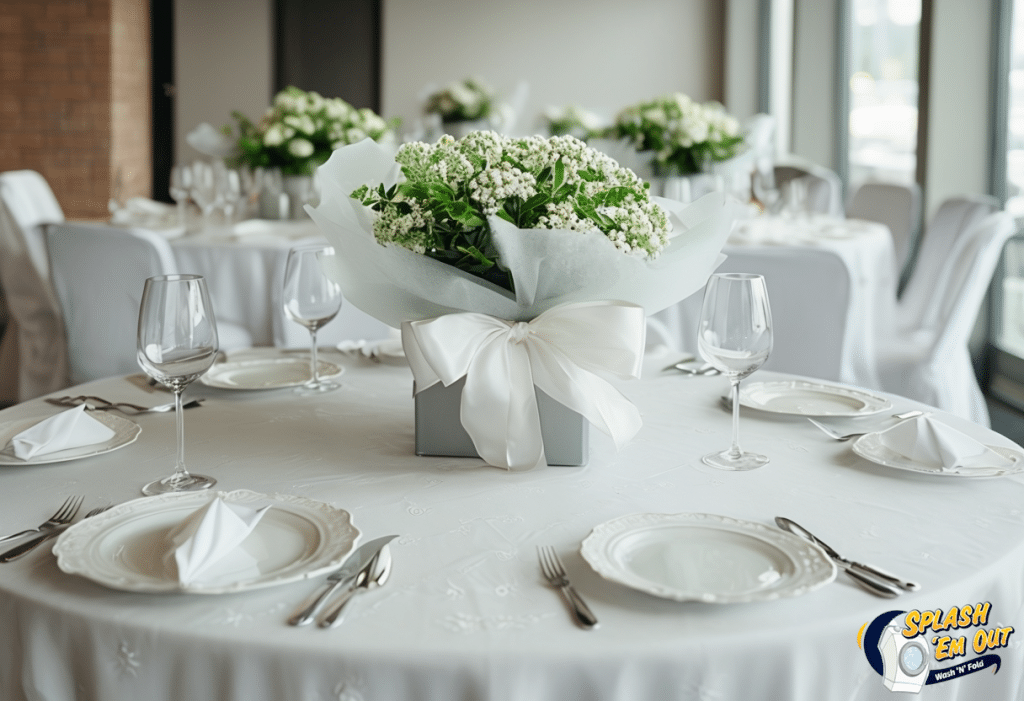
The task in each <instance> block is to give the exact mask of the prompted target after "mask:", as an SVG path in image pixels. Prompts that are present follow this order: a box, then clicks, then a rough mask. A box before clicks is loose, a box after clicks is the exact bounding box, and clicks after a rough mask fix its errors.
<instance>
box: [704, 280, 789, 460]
mask: <svg viewBox="0 0 1024 701" xmlns="http://www.w3.org/2000/svg"><path fill="white" fill-rule="evenodd" d="M697 347H698V350H699V351H700V354H701V356H702V357H703V358H704V360H706V361H707V362H708V363H710V364H711V365H712V366H713V367H714V368H715V369H717V370H718V371H719V372H721V373H722V374H723V375H725V376H726V377H728V378H729V382H730V383H731V385H732V388H731V389H732V446H731V447H730V448H729V449H728V450H724V451H722V452H717V453H710V454H708V455H705V456H704V457H703V458H702V460H703V462H704V464H706V465H710V466H711V467H717V468H720V469H722V470H753V469H754V468H756V467H761V466H762V465H764V464H766V463H767V462H768V458H767V457H766V456H764V455H758V454H757V453H748V452H745V451H743V450H741V449H740V380H742V379H743V378H744V377H746V376H748V375H749V374H750V373H752V372H754V371H755V370H757V369H758V368H759V367H761V366H762V365H764V363H765V361H766V360H768V355H769V354H770V353H771V350H772V313H771V308H770V307H769V305H768V289H767V288H766V287H765V282H764V278H763V277H762V276H760V275H751V274H747V273H721V274H716V275H712V276H711V279H710V280H708V284H707V287H706V288H705V290H704V305H703V307H702V308H701V314H700V326H699V327H698V330H697Z"/></svg>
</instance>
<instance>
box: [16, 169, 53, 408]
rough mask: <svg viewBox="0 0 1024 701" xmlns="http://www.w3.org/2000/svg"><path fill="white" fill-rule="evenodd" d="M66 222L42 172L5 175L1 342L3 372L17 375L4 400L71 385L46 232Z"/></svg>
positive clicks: (20, 399) (24, 171)
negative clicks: (4, 318) (4, 324)
mask: <svg viewBox="0 0 1024 701" xmlns="http://www.w3.org/2000/svg"><path fill="white" fill-rule="evenodd" d="M62 221H64V212H63V211H62V210H61V208H60V204H59V203H58V202H57V198H56V197H54V195H53V191H52V190H51V189H50V186H49V185H48V184H47V183H46V180H45V179H44V178H43V176H41V175H40V174H39V173H36V172H35V171H31V170H18V171H9V172H6V173H0V284H2V285H3V288H4V294H5V295H6V298H7V306H8V310H9V312H10V317H11V318H10V320H9V323H8V326H7V329H6V332H5V333H4V338H3V341H2V343H0V375H3V376H4V378H5V379H9V378H12V377H16V378H17V381H16V384H17V392H16V397H10V398H8V397H4V398H3V399H17V400H18V401H25V400H27V399H32V398H33V397H38V396H40V395H43V394H47V393H49V392H53V391H56V390H59V389H62V388H64V387H67V386H68V385H69V384H70V381H69V378H68V365H67V342H66V340H65V336H64V322H63V319H62V318H61V313H60V305H59V303H58V301H57V295H56V293H55V292H54V290H53V286H52V285H51V284H50V272H49V263H48V261H47V257H46V242H45V240H44V238H43V233H42V229H43V227H44V226H45V225H46V224H47V223H49V222H62ZM5 384H6V383H5ZM12 384H13V383H12Z"/></svg>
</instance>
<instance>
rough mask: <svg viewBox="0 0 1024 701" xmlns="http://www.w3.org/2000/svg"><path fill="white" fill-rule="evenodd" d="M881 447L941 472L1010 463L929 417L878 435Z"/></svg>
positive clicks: (1010, 463)
mask: <svg viewBox="0 0 1024 701" xmlns="http://www.w3.org/2000/svg"><path fill="white" fill-rule="evenodd" d="M878 437H879V439H880V440H881V442H882V445H884V446H886V447H888V448H890V449H891V450H894V451H896V452H897V453H899V454H900V455H903V456H904V457H907V458H910V459H911V460H914V461H915V462H919V463H922V464H925V465H929V466H932V467H937V468H939V469H940V470H944V471H946V470H954V469H957V468H961V467H968V468H970V467H1009V466H1010V465H1012V464H1013V462H1012V461H1011V460H1008V459H1006V458H1004V457H1003V456H1002V455H999V454H998V453H996V452H995V451H993V450H992V449H991V448H989V447H987V446H985V445H982V444H981V443H979V442H978V441H976V440H974V439H973V438H971V437H970V436H968V435H967V434H966V433H963V432H961V431H958V430H957V429H955V428H953V427H952V426H949V425H948V424H944V423H942V422H941V421H939V420H937V419H935V418H933V417H931V416H929V415H927V414H926V415H924V416H918V417H917V418H916V419H911V420H909V421H901V422H900V423H898V424H896V425H895V426H893V427H892V428H889V429H886V430H885V431H882V432H881V433H879V434H878Z"/></svg>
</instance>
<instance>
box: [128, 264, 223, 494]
mask: <svg viewBox="0 0 1024 701" xmlns="http://www.w3.org/2000/svg"><path fill="white" fill-rule="evenodd" d="M217 345H218V343H217V323H216V321H215V320H214V318H213V307H212V306H211V304H210V296H209V293H208V292H207V290H206V280H205V279H204V278H203V277H202V276H201V275H160V276H157V277H151V278H149V279H148V280H146V286H145V288H143V291H142V305H141V308H140V309H139V334H138V360H139V365H140V366H142V369H143V370H145V371H146V373H147V374H148V375H149V376H150V377H152V378H153V379H155V380H157V381H158V382H160V383H161V384H163V385H165V386H166V387H167V388H169V389H170V390H171V391H172V392H174V413H175V421H176V424H177V447H178V460H177V464H176V465H175V467H174V474H172V475H170V476H169V477H164V478H163V479H160V480H157V481H155V482H150V483H149V484H147V485H146V486H145V487H143V488H142V493H143V494H146V495H153V494H163V493H165V492H190V491H195V490H199V489H207V488H209V487H211V486H213V485H214V484H216V483H217V480H215V479H214V478H212V477H206V476H204V475H195V474H191V473H189V471H188V470H187V469H185V424H184V418H183V416H182V410H181V393H182V392H183V391H184V390H185V388H186V387H187V386H188V385H189V384H191V383H192V382H193V381H195V380H196V378H198V377H199V376H200V375H202V374H203V373H204V372H206V371H207V370H209V369H210V366H211V365H213V361H214V357H215V356H216V354H217Z"/></svg>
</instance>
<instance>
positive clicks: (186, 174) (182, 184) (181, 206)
mask: <svg viewBox="0 0 1024 701" xmlns="http://www.w3.org/2000/svg"><path fill="white" fill-rule="evenodd" d="M191 189H192V170H191V169H190V168H188V167H186V166H174V167H173V168H171V184H170V187H169V188H168V191H169V194H170V196H171V199H172V200H174V203H175V204H176V205H177V206H178V224H179V225H180V226H185V224H186V218H185V208H186V207H187V206H188V200H189V191H190V190H191Z"/></svg>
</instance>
